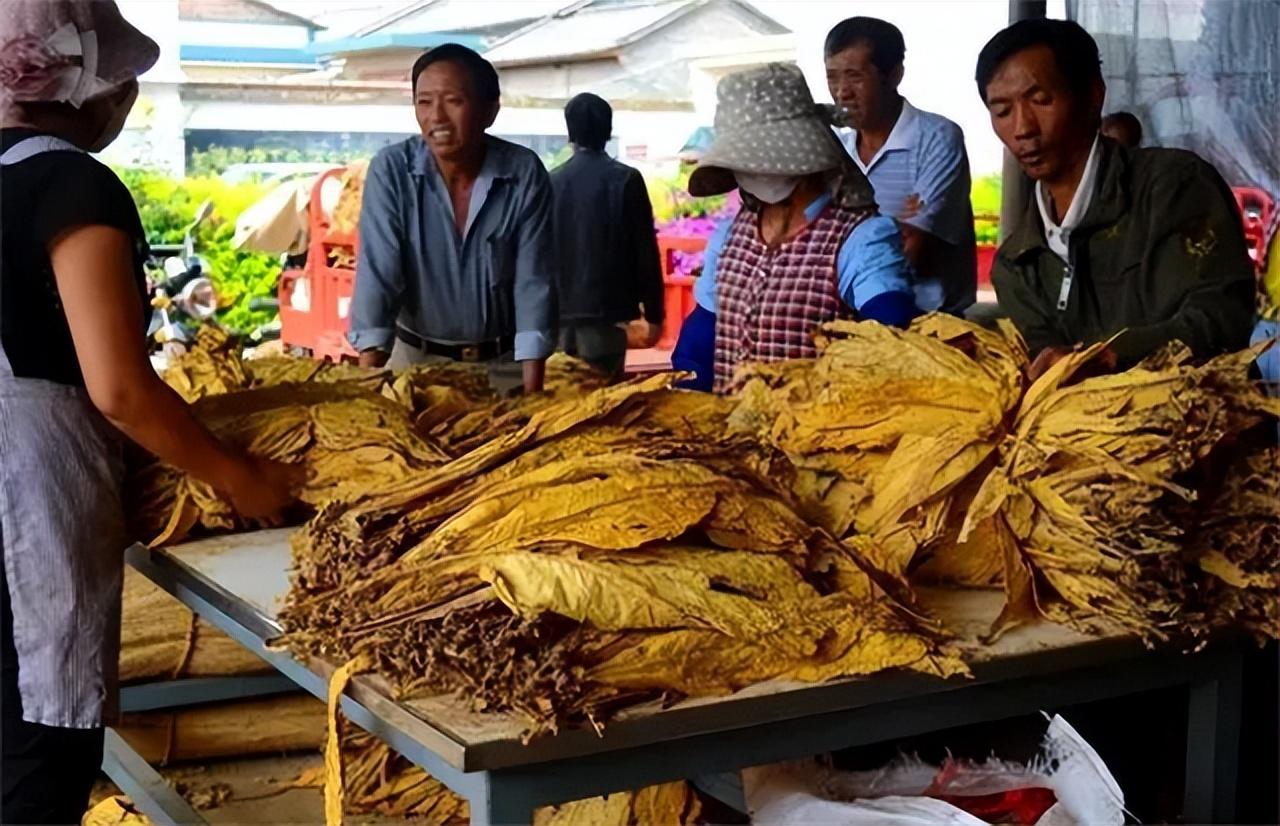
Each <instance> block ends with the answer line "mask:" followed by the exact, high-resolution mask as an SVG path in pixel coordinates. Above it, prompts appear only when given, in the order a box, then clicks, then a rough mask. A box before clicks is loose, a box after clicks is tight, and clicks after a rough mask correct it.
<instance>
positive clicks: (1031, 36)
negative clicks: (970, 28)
mask: <svg viewBox="0 0 1280 826" xmlns="http://www.w3.org/2000/svg"><path fill="white" fill-rule="evenodd" d="M1035 46H1048V47H1049V50H1050V51H1052V52H1053V60H1054V63H1055V64H1057V67H1058V71H1059V72H1061V73H1062V76H1063V78H1065V79H1066V81H1067V87H1068V88H1069V89H1071V91H1072V92H1073V93H1075V94H1077V95H1081V96H1083V95H1087V94H1088V93H1089V90H1090V89H1091V88H1092V87H1093V85H1094V84H1095V83H1102V82H1103V81H1102V58H1100V57H1099V56H1098V43H1097V41H1095V40H1094V39H1093V35H1091V34H1089V33H1088V32H1087V31H1085V30H1084V27H1083V26H1081V25H1080V24H1079V23H1076V22H1075V21H1074V20H1051V19H1049V18H1047V17H1041V18H1034V19H1031V20H1021V21H1019V22H1017V23H1014V24H1013V25H1012V26H1010V27H1009V28H1007V29H1005V30H1004V31H1002V32H1000V33H999V34H997V35H996V36H995V37H993V38H991V40H989V41H988V42H987V45H985V46H983V47H982V53H981V54H979V55H978V69H977V72H976V73H975V76H974V79H975V80H977V82H978V94H979V95H981V96H982V100H983V102H984V103H985V102H986V100H987V86H988V85H989V84H990V83H991V78H992V77H994V76H995V73H996V71H997V70H998V69H999V68H1000V64H1002V63H1004V62H1005V61H1006V60H1008V59H1009V58H1011V57H1013V56H1014V55H1015V54H1017V53H1018V52H1021V51H1024V50H1026V49H1030V48H1033V47H1035Z"/></svg>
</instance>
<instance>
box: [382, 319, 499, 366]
mask: <svg viewBox="0 0 1280 826" xmlns="http://www.w3.org/2000/svg"><path fill="white" fill-rule="evenodd" d="M396 338H398V339H400V340H401V341H403V342H404V343H405V344H408V345H409V346H410V347H413V348H414V349H417V350H421V351H422V352H424V353H430V354H431V355H433V356H444V357H445V358H447V359H453V360H454V361H467V362H478V361H491V360H492V359H496V358H497V357H498V356H500V355H502V354H503V353H507V352H510V351H511V349H512V348H513V347H514V346H515V338H514V337H512V336H505V337H503V338H499V339H493V340H491V341H481V342H478V343H476V344H441V343H440V342H438V341H431V340H430V339H425V338H422V337H421V336H418V335H414V334H413V333H411V332H409V331H408V330H406V329H404V328H403V327H398V328H396Z"/></svg>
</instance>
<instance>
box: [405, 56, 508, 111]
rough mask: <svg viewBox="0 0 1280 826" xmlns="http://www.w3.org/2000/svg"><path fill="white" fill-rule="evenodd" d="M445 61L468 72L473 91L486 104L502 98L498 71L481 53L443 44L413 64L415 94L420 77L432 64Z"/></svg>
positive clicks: (412, 76) (412, 87) (411, 75)
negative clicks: (455, 64)
mask: <svg viewBox="0 0 1280 826" xmlns="http://www.w3.org/2000/svg"><path fill="white" fill-rule="evenodd" d="M444 60H449V61H452V62H454V63H457V64H458V65H459V66H461V67H462V68H463V69H465V70H466V72H467V74H468V75H470V76H471V84H472V91H474V92H475V93H476V95H477V96H479V98H480V99H481V100H483V101H485V102H486V103H496V102H497V101H498V99H499V98H500V97H502V91H501V88H500V87H499V85H498V70H497V69H495V68H493V64H492V63H490V62H489V61H487V60H485V59H484V58H483V57H481V56H480V53H479V52H476V51H475V50H473V49H468V48H467V47H466V46H463V45H462V44H461V43H441V44H440V45H439V46H434V47H432V48H430V49H428V50H427V51H425V52H423V53H422V54H420V55H418V59H417V60H415V61H414V62H413V72H412V73H411V74H410V77H411V78H412V79H413V85H412V86H411V87H410V88H411V89H412V90H413V93H414V94H417V92H418V76H419V75H421V74H422V73H423V72H425V71H426V70H427V67H428V66H430V65H431V64H432V63H439V62H441V61H444Z"/></svg>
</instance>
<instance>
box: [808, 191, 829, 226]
mask: <svg viewBox="0 0 1280 826" xmlns="http://www.w3.org/2000/svg"><path fill="white" fill-rule="evenodd" d="M829 203H831V193H830V192H822V193H820V194H819V195H818V197H816V198H814V199H813V200H812V201H810V202H809V205H808V206H807V207H805V208H804V220H805V222H806V223H810V224H812V223H813V222H814V221H816V220H818V216H819V215H821V214H822V210H824V209H826V208H827V204H829Z"/></svg>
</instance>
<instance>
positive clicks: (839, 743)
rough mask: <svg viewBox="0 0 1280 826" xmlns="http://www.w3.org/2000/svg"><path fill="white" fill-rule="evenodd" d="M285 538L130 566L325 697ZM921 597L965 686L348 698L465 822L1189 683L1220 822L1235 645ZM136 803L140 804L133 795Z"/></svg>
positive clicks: (879, 681)
mask: <svg viewBox="0 0 1280 826" xmlns="http://www.w3.org/2000/svg"><path fill="white" fill-rule="evenodd" d="M288 535H289V531H260V532H256V533H250V534H239V535H235V536H227V537H218V538H214V539H208V540H202V541H199V542H192V543H189V544H186V545H182V546H177V547H173V548H169V549H166V550H163V551H156V552H151V551H148V550H147V549H145V548H143V547H140V546H139V547H135V548H133V549H131V550H130V552H129V554H128V556H127V559H128V562H129V564H131V565H133V566H134V567H135V568H137V569H138V570H139V571H140V572H141V573H143V574H144V575H146V576H147V577H148V578H149V579H151V580H152V581H153V582H155V583H156V584H157V585H158V586H160V587H161V588H163V589H164V590H166V591H168V592H169V593H170V594H172V595H173V596H174V597H176V598H177V599H178V600H180V601H181V602H183V603H184V604H186V605H187V606H188V607H189V608H191V610H193V611H195V612H196V613H198V614H199V615H200V616H201V617H202V618H204V619H205V620H207V621H209V622H211V623H213V624H214V625H216V626H217V627H219V628H220V629H222V630H223V631H224V632H226V633H227V634H228V635H230V636H231V637H233V638H234V639H236V640H237V641H238V642H240V643H241V644H242V645H244V646H246V647H247V648H249V649H250V650H252V651H253V652H254V653H256V654H258V655H259V656H261V657H262V658H263V659H265V660H267V662H269V663H270V664H271V665H272V666H274V667H275V668H276V669H278V670H279V671H280V672H281V673H282V674H284V675H285V676H286V677H288V678H289V679H290V680H292V681H293V682H295V683H297V685H299V686H300V687H302V688H303V689H304V690H306V691H308V692H310V693H311V694H313V695H315V696H316V697H318V698H324V697H325V696H326V690H327V679H328V677H329V675H330V674H331V673H332V671H333V669H334V667H335V664H333V663H325V662H318V661H315V660H312V661H311V662H309V663H307V664H304V663H302V662H300V661H299V660H296V659H294V658H293V657H292V656H290V655H289V654H288V653H286V652H282V651H278V650H272V649H270V648H268V647H267V644H268V642H269V641H270V640H272V639H273V638H275V637H277V636H278V635H279V634H280V631H281V629H280V626H279V624H278V623H277V621H276V616H277V613H278V609H279V606H280V605H281V604H282V601H283V599H284V597H285V595H286V594H287V592H288V588H289V581H288V571H289V566H290V556H289V549H288ZM922 599H924V601H925V602H926V604H928V605H929V607H930V608H932V610H934V611H935V612H936V613H937V614H938V615H939V616H940V617H941V618H942V619H943V620H944V621H945V622H946V623H947V625H948V627H949V628H950V629H951V630H953V631H955V632H956V633H957V634H958V636H959V641H958V642H959V645H960V647H961V648H962V649H964V650H965V652H966V656H967V659H968V660H969V662H970V664H971V667H972V670H973V674H974V679H972V680H963V679H954V680H948V681H943V680H939V679H936V678H931V677H927V676H924V675H918V674H909V673H897V672H888V673H882V674H877V675H874V676H872V677H868V678H860V679H849V680H841V681H836V682H830V683H823V684H817V685H814V684H802V683H793V682H778V681H775V682H770V683H763V684H760V685H756V686H752V687H750V688H747V689H744V690H743V691H740V692H738V693H736V694H734V695H732V696H729V697H717V698H702V699H696V700H688V701H685V702H682V703H679V704H676V705H675V706H672V707H670V708H667V709H661V708H658V707H656V706H653V707H642V708H639V709H632V710H629V711H628V712H626V713H624V714H623V715H621V717H620V718H618V719H615V720H614V721H613V722H611V723H610V724H609V725H608V726H606V727H605V729H604V732H603V734H601V735H597V734H596V733H595V732H594V731H590V730H583V729H575V730H568V731H563V732H561V733H559V734H557V735H554V736H547V737H541V738H538V739H535V740H534V741H533V742H531V743H528V744H524V743H522V742H521V739H520V735H521V732H522V730H523V728H524V726H523V723H522V722H521V720H520V719H518V718H516V717H514V716H504V715H492V714H484V715H481V714H475V713H471V712H469V711H467V710H466V708H465V707H464V705H463V704H462V703H460V702H458V701H457V700H455V699H453V698H450V697H435V698H429V699H425V700H414V701H410V702H397V701H394V700H392V699H390V697H389V696H388V694H387V693H386V691H385V687H384V686H383V685H382V684H381V681H379V680H378V679H377V678H375V677H371V676H365V677H358V678H356V679H355V680H354V681H352V683H351V685H350V686H349V687H348V689H347V692H346V694H345V695H344V696H343V698H342V701H341V702H342V709H343V711H344V712H345V714H346V716H347V717H348V719H350V720H351V721H352V722H353V723H354V724H356V725H358V726H360V727H362V728H364V729H366V730H367V731H369V732H370V733H372V734H374V735H375V736H377V737H380V738H381V739H382V740H384V741H385V742H387V744H388V745H390V746H391V747H392V748H393V749H395V750H396V751H398V752H399V753H400V754H402V755H404V756H405V757H406V758H407V759H409V760H411V761H412V762H414V763H416V764H417V765H419V766H421V767H422V768H423V769H425V770H426V771H428V772H430V773H431V774H432V775H434V776H435V777H436V778H437V779H439V780H440V781H441V782H443V783H444V784H445V785H447V786H448V787H449V788H451V789H453V790H454V791H455V792H457V793H458V794H459V795H461V796H463V797H465V798H466V799H467V800H468V801H469V802H470V804H471V818H472V823H474V824H490V823H529V822H530V821H531V819H532V812H533V810H534V808H536V807H538V806H542V805H547V804H555V803H561V802H564V801H568V800H577V799H582V798H585V797H591V796H594V795H602V794H608V793H611V792H615V791H619V790H623V789H634V788H638V787H641V786H645V785H649V784H653V783H660V782H667V781H672V780H677V779H682V778H693V777H699V776H707V775H714V774H717V773H721V772H731V771H736V770H738V769H741V768H744V767H748V766H755V765H761V764H765V763H770V762H775V761H780V760H790V759H796V758H799V757H804V756H807V755H813V754H820V753H823V752H827V751H833V750H838V749H843V748H848V747H852V746H858V745H864V744H870V743H879V742H885V741H892V740H895V739H900V738H903V737H909V736H913V735H917V734H923V733H927V732H932V731H938V730H941V729H946V728H950V727H953V726H959V725H965V724H969V723H978V722H986V721H992V720H999V719H1007V718H1010V717H1015V716H1018V715H1022V714H1029V713H1034V712H1036V711H1039V710H1052V709H1055V708H1059V707H1062V706H1067V705H1073V704H1078V703H1085V702H1093V701H1097V700H1103V699H1109V698H1113V697H1119V696H1124V695H1129V694H1134V693H1138V692H1143V691H1150V690H1154V689H1158V688H1164V687H1169V686H1178V685H1185V686H1188V687H1189V688H1190V692H1191V702H1190V705H1189V711H1188V718H1187V721H1186V724H1187V726H1188V743H1189V744H1191V745H1190V747H1189V748H1188V749H1187V759H1186V781H1187V792H1186V801H1185V807H1184V816H1185V821H1186V822H1200V823H1208V822H1229V821H1230V820H1231V819H1232V816H1233V810H1234V805H1235V779H1236V760H1237V755H1236V745H1237V742H1238V735H1239V728H1240V716H1239V695H1240V664H1241V653H1240V650H1239V649H1238V648H1237V647H1236V646H1234V645H1228V644H1222V645H1216V646H1211V647H1210V648H1209V649H1208V650H1206V651H1204V652H1202V653H1199V654H1195V655H1186V654H1183V653H1180V652H1176V651H1148V650H1145V649H1144V648H1143V647H1142V645H1141V644H1140V643H1139V642H1138V641H1136V640H1134V639H1132V638H1130V637H1127V636H1125V635H1122V634H1119V633H1111V634H1103V635H1100V636H1092V637H1091V636H1085V635H1082V634H1079V633H1076V632H1074V631H1071V630H1069V629H1066V628H1062V627H1059V626H1055V625H1051V624H1044V623H1042V624H1038V625H1034V626H1029V627H1025V628H1022V629H1018V630H1017V631H1014V632H1012V633H1010V634H1007V635H1006V636H1005V637H1003V638H1002V639H1001V640H1000V641H999V642H997V643H996V644H994V645H989V646H988V645H983V644H982V643H980V642H979V638H980V637H981V636H982V635H983V634H984V633H985V631H986V630H987V627H988V625H989V623H990V621H991V620H992V618H994V617H995V615H996V614H997V613H998V611H999V607H1000V604H1001V601H1002V595H1001V594H999V593H996V592H990V591H976V590H937V591H926V592H923V593H922ZM140 805H141V804H140Z"/></svg>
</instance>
